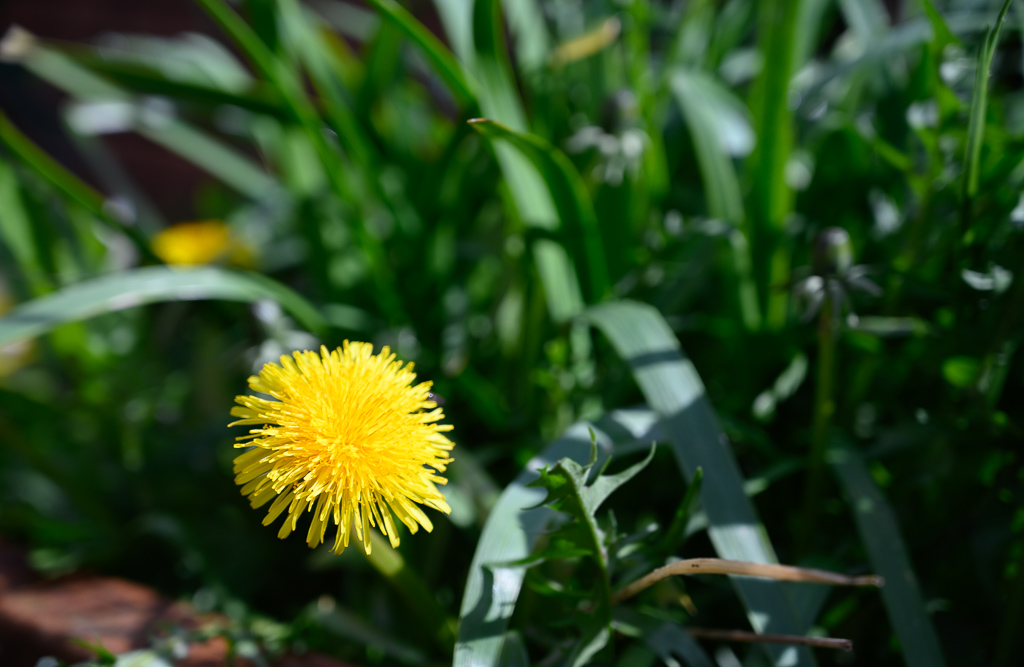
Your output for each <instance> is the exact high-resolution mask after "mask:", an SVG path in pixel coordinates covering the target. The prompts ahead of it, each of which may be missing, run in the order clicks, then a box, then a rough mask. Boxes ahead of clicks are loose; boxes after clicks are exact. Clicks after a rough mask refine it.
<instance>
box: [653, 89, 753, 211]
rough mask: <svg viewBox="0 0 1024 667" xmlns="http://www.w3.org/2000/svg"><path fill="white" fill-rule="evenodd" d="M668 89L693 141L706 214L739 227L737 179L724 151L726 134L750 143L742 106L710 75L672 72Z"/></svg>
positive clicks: (750, 138)
mask: <svg viewBox="0 0 1024 667" xmlns="http://www.w3.org/2000/svg"><path fill="white" fill-rule="evenodd" d="M669 86H670V88H671V89H672V92H673V93H674V94H675V99H676V102H677V103H678V104H679V108H680V109H681V110H682V112H683V118H684V119H686V124H687V126H688V128H689V130H690V136H691V137H692V138H693V146H694V151H695V152H696V155H697V164H698V165H699V166H700V172H701V178H703V180H704V196H705V198H706V199H707V203H708V213H710V214H711V215H712V216H714V217H716V218H719V219H721V220H724V221H726V222H730V223H733V224H735V225H741V224H743V218H744V216H743V199H742V196H741V195H740V183H739V178H738V177H737V176H736V169H735V167H733V164H732V157H731V155H730V154H729V151H728V142H729V141H730V139H729V138H728V135H729V134H730V133H732V134H734V135H740V136H737V139H736V140H735V141H739V142H744V143H750V144H752V143H753V136H752V130H751V129H750V125H749V123H748V121H747V119H746V117H745V110H744V109H743V106H742V104H740V103H739V101H738V100H734V99H733V98H732V95H731V93H729V91H728V90H725V89H724V88H723V87H722V86H721V85H720V84H718V82H716V81H715V80H714V79H713V78H712V77H711V76H709V75H707V74H705V73H703V72H699V71H696V70H678V71H676V72H675V74H674V75H673V76H672V77H671V78H670V82H669ZM744 133H745V134H744Z"/></svg>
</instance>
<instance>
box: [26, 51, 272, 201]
mask: <svg viewBox="0 0 1024 667" xmlns="http://www.w3.org/2000/svg"><path fill="white" fill-rule="evenodd" d="M18 60H19V62H20V63H21V64H22V65H24V67H25V68H26V69H28V70H29V71H30V72H32V73H33V74H35V75H36V76H38V77H39V78H41V79H43V80H44V81H46V82H48V83H50V84H52V85H54V86H56V87H57V88H60V89H61V90H63V91H65V92H67V93H68V94H70V95H72V96H74V97H75V98H77V99H79V100H82V101H86V102H88V101H103V102H111V101H113V102H123V103H125V104H130V105H132V114H133V119H132V121H131V128H132V129H134V130H136V131H137V132H138V133H139V134H141V135H142V136H144V137H146V138H148V139H150V140H151V141H153V142H155V143H158V144H160V145H161V146H163V147H164V148H166V149H168V150H169V151H171V152H172V153H177V154H178V155H180V156H182V157H183V158H185V159H186V160H189V161H190V162H192V163H193V164H196V165H197V166H199V167H201V168H203V169H205V170H206V171H207V172H209V173H210V174H212V175H213V176H215V177H217V178H219V179H220V180H221V181H223V182H224V183H226V184H227V185H229V186H231V187H233V188H235V189H236V190H238V191H239V192H241V193H242V194H245V195H247V196H249V197H252V198H254V199H263V198H266V197H267V196H268V195H272V194H274V193H275V192H280V190H281V188H280V187H279V186H278V184H277V182H276V181H275V180H274V179H273V178H271V177H270V176H269V175H268V174H267V173H266V171H264V170H263V168H262V167H261V166H260V165H258V164H256V163H255V162H253V161H252V160H251V159H250V158H249V157H247V156H246V155H244V154H242V153H240V152H239V151H236V150H235V149H233V148H230V147H228V146H227V145H226V144H224V143H222V142H220V141H218V140H216V139H214V138H213V137H211V136H210V135H208V134H206V133H205V132H201V131H199V130H197V129H196V128H194V127H192V126H191V125H189V124H187V123H185V122H184V121H181V120H179V119H177V118H175V117H174V115H173V112H172V113H166V112H160V111H158V110H156V109H148V108H143V107H139V106H136V105H135V104H134V103H133V101H132V98H131V95H129V93H128V92H127V91H125V90H123V89H122V88H120V87H119V86H116V85H114V84H113V83H111V82H110V81H107V80H106V79H104V78H103V77H101V76H99V75H97V74H95V73H93V72H90V71H89V70H88V69H86V68H85V67H83V66H82V65H80V64H79V63H77V62H76V61H74V60H72V59H71V58H70V57H68V56H67V55H65V54H64V53H61V52H60V51H57V50H56V49H51V48H49V47H48V46H46V45H44V44H42V43H40V42H34V43H33V44H32V45H31V46H30V47H29V48H27V49H26V50H25V51H23V52H22V53H20V54H19V58H18Z"/></svg>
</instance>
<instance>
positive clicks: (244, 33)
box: [197, 0, 408, 321]
mask: <svg viewBox="0 0 1024 667" xmlns="http://www.w3.org/2000/svg"><path fill="white" fill-rule="evenodd" d="M291 1H294V0H291ZM197 2H198V3H199V4H200V5H201V6H202V7H203V9H205V10H206V12H207V13H209V14H210V16H211V17H212V18H213V19H214V20H215V21H216V22H217V24H218V25H220V26H221V28H222V29H223V30H224V32H226V33H227V34H228V36H229V37H231V39H233V40H234V42H235V43H236V44H237V45H238V47H239V49H241V51H242V53H243V54H244V55H245V56H246V57H247V58H248V59H249V61H250V62H252V63H253V66H254V67H255V68H256V70H257V71H258V72H259V73H260V74H261V75H262V76H263V77H264V78H266V79H267V80H268V81H269V82H270V83H271V84H273V86H274V87H275V89H276V90H277V91H278V93H279V94H280V95H281V99H282V101H283V102H284V103H285V105H286V106H287V108H288V109H289V111H290V112H291V114H292V115H293V117H294V118H295V120H296V121H297V122H298V123H299V124H300V125H301V126H302V128H303V130H304V131H305V132H306V135H307V137H308V139H309V141H310V143H311V144H312V145H313V146H314V147H315V148H316V152H317V155H318V156H319V158H320V161H321V162H322V166H323V168H324V171H325V173H326V174H327V175H328V180H329V182H330V184H331V187H332V189H333V190H334V191H335V193H336V194H337V195H338V196H339V197H340V198H341V199H342V200H345V201H356V202H358V201H360V193H359V191H358V188H356V187H355V186H354V184H353V183H352V182H351V181H350V173H349V172H350V170H349V169H347V165H346V164H345V163H344V162H343V160H342V159H341V156H340V155H338V153H337V151H335V149H334V148H333V147H332V146H331V145H330V144H329V143H328V142H327V139H326V138H325V136H324V133H323V122H322V121H321V119H320V115H319V113H318V111H317V109H316V107H315V106H314V104H313V102H312V101H311V100H310V99H309V98H308V97H307V95H306V93H305V89H304V86H303V83H302V80H301V79H300V77H299V76H298V73H296V72H294V71H292V70H291V69H290V68H289V67H288V65H287V64H286V63H285V62H283V61H282V60H280V59H278V58H277V57H276V56H275V55H274V53H272V52H271V51H270V50H269V49H268V48H267V46H266V45H265V44H264V43H263V42H262V40H260V38H259V36H258V35H257V34H256V33H255V31H254V30H253V29H252V28H251V27H250V26H249V25H248V24H247V23H246V22H245V21H243V20H242V18H241V17H240V16H239V15H238V14H237V13H236V12H235V11H234V10H233V9H231V7H229V6H228V5H227V4H226V3H225V2H224V1H223V0H197ZM353 227H354V232H355V235H356V237H357V238H358V241H359V246H360V250H361V251H362V252H363V254H364V256H365V257H366V259H367V262H368V264H369V265H370V270H371V273H372V275H373V278H374V282H375V283H376V287H377V295H378V298H379V299H380V301H381V305H382V308H383V310H385V311H386V312H388V314H389V315H390V317H391V319H393V320H395V321H405V320H407V319H408V316H407V315H406V313H405V307H404V305H403V303H402V297H401V295H400V294H399V292H398V289H397V287H396V285H395V283H394V275H393V273H392V271H391V270H390V268H389V267H388V265H387V259H386V257H385V256H384V252H383V250H382V248H381V246H380V243H378V242H377V241H376V240H375V239H373V238H372V237H371V236H370V234H369V232H368V230H367V229H366V225H365V220H364V218H363V216H360V217H359V218H358V219H357V220H356V221H355V222H354V224H353Z"/></svg>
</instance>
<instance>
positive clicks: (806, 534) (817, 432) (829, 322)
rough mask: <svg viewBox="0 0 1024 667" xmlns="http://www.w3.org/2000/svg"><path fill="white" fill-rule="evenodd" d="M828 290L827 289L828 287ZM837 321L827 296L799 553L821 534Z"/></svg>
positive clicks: (821, 318) (807, 549)
mask: <svg viewBox="0 0 1024 667" xmlns="http://www.w3.org/2000/svg"><path fill="white" fill-rule="evenodd" d="M826 289H827V288H826ZM837 324H838V322H837V321H836V317H835V314H834V313H833V298H832V296H831V295H828V296H826V297H825V301H824V303H822V304H821V314H820V315H819V318H818V378H817V380H818V383H817V387H816V388H815V393H814V424H813V428H812V431H811V449H810V451H809V452H808V455H807V483H806V486H805V487H804V507H803V520H802V521H801V522H800V534H799V535H798V540H797V547H798V549H797V553H799V554H803V555H807V554H809V553H810V552H811V549H812V546H813V544H812V543H813V541H814V536H815V535H816V534H817V524H818V515H819V513H820V512H819V510H818V505H820V504H821V496H822V490H823V488H824V485H825V450H826V448H827V447H828V435H829V429H830V428H831V426H832V416H833V415H834V414H835V410H836V404H835V396H834V385H835V365H836V325H837Z"/></svg>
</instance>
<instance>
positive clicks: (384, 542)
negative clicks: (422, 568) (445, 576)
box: [366, 531, 455, 653]
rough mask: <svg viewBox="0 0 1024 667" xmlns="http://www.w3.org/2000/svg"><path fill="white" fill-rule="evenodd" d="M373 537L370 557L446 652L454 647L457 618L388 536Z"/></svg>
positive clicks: (376, 534) (370, 560)
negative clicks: (452, 615) (452, 616)
mask: <svg viewBox="0 0 1024 667" xmlns="http://www.w3.org/2000/svg"><path fill="white" fill-rule="evenodd" d="M370 539H371V541H372V544H373V549H371V551H370V553H369V554H367V556H366V560H368V561H369V562H370V565H372V566H373V568H374V569H375V570H377V572H379V573H380V574H381V576H383V577H384V578H385V579H387V580H388V583H389V584H391V586H393V587H394V588H395V590H397V591H398V593H399V594H400V595H401V596H402V598H403V599H404V600H405V602H406V604H408V605H409V608H410V609H411V610H412V611H413V612H414V613H415V614H416V616H417V617H418V618H419V621H420V622H421V623H422V624H423V625H424V626H425V627H426V628H427V631H428V632H429V633H430V635H431V636H432V637H433V638H434V640H435V641H436V642H437V645H438V647H439V648H440V649H441V650H442V651H444V652H446V653H447V652H448V651H451V650H452V647H453V646H454V645H455V619H453V618H451V617H449V616H448V614H446V613H444V610H443V609H442V608H441V606H440V605H439V604H438V603H437V598H436V597H435V595H434V593H433V591H431V590H430V587H429V586H427V584H426V582H424V581H423V579H422V578H420V576H419V575H418V574H416V571H415V570H413V569H412V568H411V567H409V565H408V564H406V562H405V559H404V558H402V554H401V552H399V551H398V549H395V548H394V547H392V546H391V542H390V541H389V540H388V539H387V538H386V537H384V536H383V535H381V534H380V533H378V532H377V531H371V532H370Z"/></svg>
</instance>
